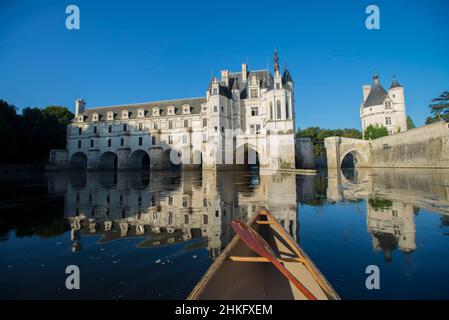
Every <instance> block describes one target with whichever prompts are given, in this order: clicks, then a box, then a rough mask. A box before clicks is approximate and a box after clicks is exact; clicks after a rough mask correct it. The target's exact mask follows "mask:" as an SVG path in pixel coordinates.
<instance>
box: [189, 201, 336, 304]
mask: <svg viewBox="0 0 449 320" xmlns="http://www.w3.org/2000/svg"><path fill="white" fill-rule="evenodd" d="M261 217H263V218H262V219H259V218H261ZM264 218H266V220H265V219H264ZM263 220H265V221H269V223H259V222H258V221H263ZM247 224H248V225H249V226H253V225H254V224H259V225H262V226H265V227H267V228H272V229H273V231H274V232H277V233H278V234H280V236H281V237H282V238H283V239H284V240H286V241H287V243H288V244H289V246H290V247H293V248H292V249H293V251H294V253H295V254H296V255H297V257H296V258H297V259H298V260H299V261H297V263H302V264H303V265H304V266H305V267H306V269H307V270H308V271H309V273H311V275H312V276H313V277H314V279H315V281H316V282H317V285H318V286H319V287H320V288H321V290H322V291H323V292H324V294H325V295H326V296H327V298H328V299H329V300H340V297H339V296H338V294H337V293H336V292H335V290H334V289H333V288H332V286H331V285H330V283H329V282H328V281H327V280H326V278H325V277H324V275H323V274H322V273H321V272H320V271H319V269H318V268H317V267H316V266H315V264H314V263H313V262H312V260H311V259H310V258H309V256H308V255H307V254H306V253H305V252H304V250H302V248H301V247H300V246H299V244H298V243H297V242H296V241H295V240H293V238H292V237H291V236H290V235H289V234H288V232H286V230H285V229H284V227H282V225H281V224H280V223H279V222H278V221H277V219H276V218H275V217H274V216H273V215H272V214H271V212H270V211H268V210H267V209H265V208H260V209H259V210H258V211H257V214H255V215H254V216H253V217H252V218H251V219H250V220H249V221H248V222H247ZM240 241H241V239H240V237H239V236H238V235H235V236H234V237H233V238H232V240H231V241H230V242H229V244H228V245H227V246H226V247H225V248H224V250H223V251H222V252H221V254H220V255H219V256H218V257H217V259H216V260H215V261H214V262H213V263H212V265H211V266H210V267H209V269H208V270H207V271H206V273H205V274H204V275H203V276H202V278H201V279H200V281H199V282H198V283H197V284H196V286H195V287H194V288H193V290H192V291H191V293H190V294H189V296H188V297H187V300H197V299H199V297H200V296H201V294H202V293H203V292H204V290H205V289H206V287H207V285H208V283H209V281H210V280H211V278H212V277H213V276H214V274H215V273H216V272H217V271H218V270H219V269H220V267H221V266H222V264H223V263H224V262H225V261H226V260H232V261H235V262H239V263H264V262H266V261H264V259H263V258H262V259H260V258H259V257H256V258H254V257H236V256H234V255H232V254H231V253H232V251H233V250H234V248H235V247H236V246H237V244H239V242H240ZM230 257H233V258H234V259H235V260H234V259H230ZM279 259H280V260H282V259H283V258H279ZM284 259H285V258H284ZM239 260H240V261H239ZM246 260H253V261H246Z"/></svg>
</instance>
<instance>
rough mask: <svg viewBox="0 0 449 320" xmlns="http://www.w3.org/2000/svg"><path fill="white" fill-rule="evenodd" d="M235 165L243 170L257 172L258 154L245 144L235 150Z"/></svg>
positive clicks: (258, 165) (258, 164)
mask: <svg viewBox="0 0 449 320" xmlns="http://www.w3.org/2000/svg"><path fill="white" fill-rule="evenodd" d="M236 164H237V165H239V167H240V168H242V169H244V170H251V171H257V172H258V171H259V167H260V162H259V153H258V152H257V151H256V149H255V148H253V147H252V146H250V145H248V144H245V145H243V146H240V147H239V148H237V152H236Z"/></svg>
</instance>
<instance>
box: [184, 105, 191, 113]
mask: <svg viewBox="0 0 449 320" xmlns="http://www.w3.org/2000/svg"><path fill="white" fill-rule="evenodd" d="M182 112H183V113H190V106H189V105H185V106H183V107H182Z"/></svg>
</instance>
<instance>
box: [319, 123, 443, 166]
mask: <svg viewBox="0 0 449 320" xmlns="http://www.w3.org/2000/svg"><path fill="white" fill-rule="evenodd" d="M324 144H325V147H326V156H327V166H328V168H341V167H352V166H353V167H358V168H449V124H448V123H446V122H444V121H440V122H435V123H432V124H429V125H426V126H422V127H419V128H415V129H411V130H407V131H405V132H401V133H398V134H394V135H390V136H386V137H382V138H378V139H375V140H371V141H367V140H360V139H350V138H343V137H329V138H326V139H325V141H324Z"/></svg>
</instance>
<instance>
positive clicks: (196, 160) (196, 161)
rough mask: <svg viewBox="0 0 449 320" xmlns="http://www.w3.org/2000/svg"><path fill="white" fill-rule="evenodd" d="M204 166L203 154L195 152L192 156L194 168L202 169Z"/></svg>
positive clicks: (198, 151)
mask: <svg viewBox="0 0 449 320" xmlns="http://www.w3.org/2000/svg"><path fill="white" fill-rule="evenodd" d="M202 166H203V153H202V152H201V151H200V150H194V151H193V154H192V168H193V169H201V167H202Z"/></svg>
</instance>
